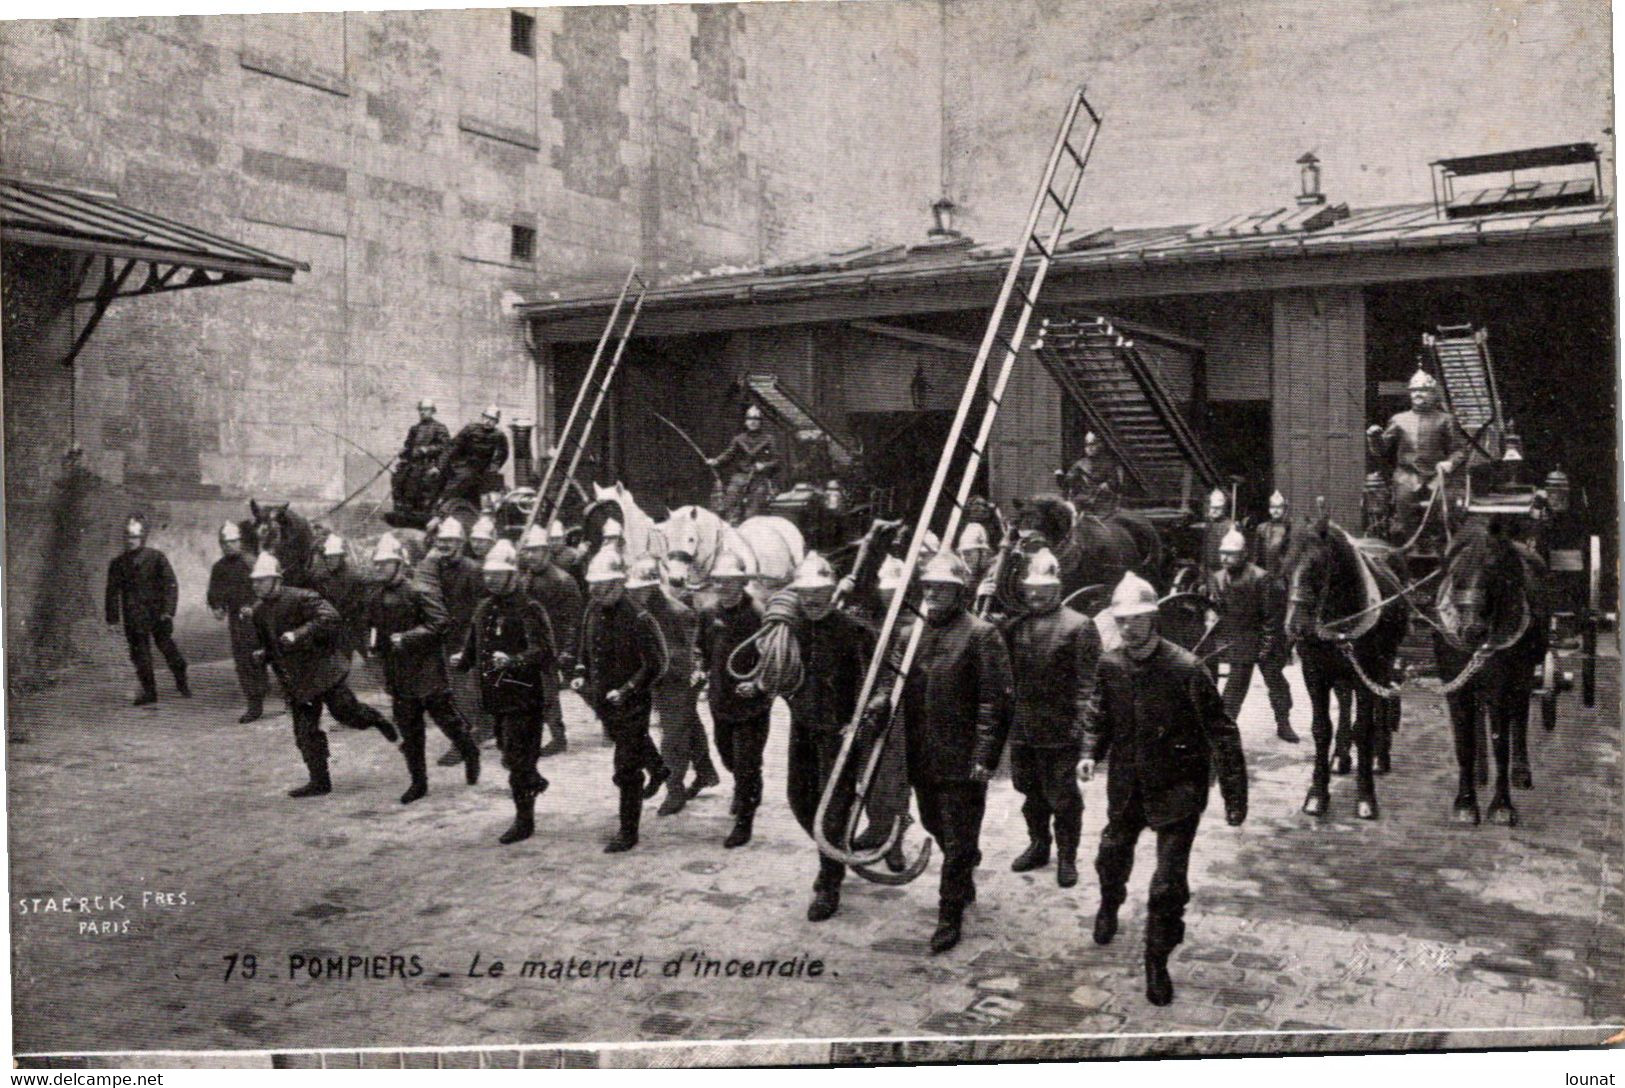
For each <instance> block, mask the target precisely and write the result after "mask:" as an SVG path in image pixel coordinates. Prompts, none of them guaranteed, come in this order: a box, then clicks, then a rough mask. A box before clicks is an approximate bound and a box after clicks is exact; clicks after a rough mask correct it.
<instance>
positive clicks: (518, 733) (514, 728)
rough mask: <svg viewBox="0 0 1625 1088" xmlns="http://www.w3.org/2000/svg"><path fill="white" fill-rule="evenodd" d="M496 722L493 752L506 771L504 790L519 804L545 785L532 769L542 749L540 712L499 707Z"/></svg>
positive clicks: (539, 773) (545, 780) (538, 772)
mask: <svg viewBox="0 0 1625 1088" xmlns="http://www.w3.org/2000/svg"><path fill="white" fill-rule="evenodd" d="M492 717H493V718H494V719H495V721H496V737H497V751H499V752H501V753H502V766H503V769H505V770H506V771H507V772H508V792H509V793H510V794H512V795H513V800H514V804H516V805H523V804H524V803H525V802H526V801H529V800H531V799H533V798H534V797H535V796H536V795H537V794H538V793H541V792H542V791H543V790H544V789H546V788H547V779H546V778H543V777H542V774H541V772H540V771H538V770H537V769H536V760H537V759H538V758H540V756H541V752H542V723H543V721H544V716H543V714H542V713H540V712H538V711H537V710H535V709H531V708H528V707H527V708H516V709H504V710H499V711H497V712H496V713H495V714H493V715H492Z"/></svg>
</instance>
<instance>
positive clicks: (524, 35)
mask: <svg viewBox="0 0 1625 1088" xmlns="http://www.w3.org/2000/svg"><path fill="white" fill-rule="evenodd" d="M508 43H509V45H511V46H512V47H513V51H514V52H515V53H523V54H524V55H525V56H527V57H534V56H535V55H536V18H535V16H532V15H526V14H525V13H524V12H522V11H510V12H509V13H508Z"/></svg>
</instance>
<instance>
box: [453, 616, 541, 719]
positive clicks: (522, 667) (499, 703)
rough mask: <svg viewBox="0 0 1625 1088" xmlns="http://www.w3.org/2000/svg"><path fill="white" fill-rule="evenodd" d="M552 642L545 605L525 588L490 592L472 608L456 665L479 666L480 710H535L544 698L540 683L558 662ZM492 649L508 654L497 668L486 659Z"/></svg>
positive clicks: (490, 712)
mask: <svg viewBox="0 0 1625 1088" xmlns="http://www.w3.org/2000/svg"><path fill="white" fill-rule="evenodd" d="M555 645H556V644H555V643H554V641H553V631H552V628H551V627H549V626H548V622H547V613H546V611H544V610H543V609H542V606H541V605H539V604H537V603H536V602H535V601H534V600H532V599H531V598H530V596H529V595H528V594H526V593H524V592H523V591H518V592H514V593H505V594H492V595H490V596H488V597H485V598H483V599H481V601H480V603H479V606H478V607H476V608H475V609H474V618H473V620H472V622H470V623H469V625H468V636H467V639H466V641H465V642H464V643H463V657H462V660H461V661H459V662H458V664H457V667H458V669H460V670H462V671H464V672H467V671H468V670H469V669H474V668H478V669H479V671H480V706H482V707H483V708H484V709H485V712H486V713H488V714H502V713H511V712H515V711H531V712H536V713H539V712H540V711H541V709H542V707H543V706H544V705H545V701H546V690H547V689H546V687H545V686H544V685H545V684H547V683H548V682H549V680H550V678H551V677H552V676H553V675H555V674H556V673H557V671H558V667H559V666H558V658H557V652H556V651H555V649H554V646H555ZM498 651H500V652H502V653H505V654H507V655H508V657H509V658H510V660H509V661H508V663H507V664H506V665H504V666H502V667H501V668H496V667H495V666H493V665H492V664H491V655H492V654H493V653H496V652H498Z"/></svg>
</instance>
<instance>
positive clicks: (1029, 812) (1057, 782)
mask: <svg viewBox="0 0 1625 1088" xmlns="http://www.w3.org/2000/svg"><path fill="white" fill-rule="evenodd" d="M1078 753H1079V747H1078V746H1077V745H1075V744H1073V745H1066V746H1062V747H1053V748H1052V747H1038V746H1036V745H1028V744H1013V745H1011V746H1010V782H1011V785H1013V786H1015V787H1016V792H1017V793H1020V794H1021V796H1022V802H1021V815H1022V817H1023V818H1024V819H1025V820H1026V821H1027V836H1028V838H1030V839H1031V840H1032V841H1033V842H1036V843H1044V844H1045V845H1048V844H1049V842H1050V841H1051V840H1050V823H1051V821H1053V822H1054V825H1055V838H1054V841H1055V843H1056V844H1057V845H1058V846H1059V847H1060V850H1061V856H1062V857H1070V858H1076V857H1077V854H1078V840H1079V838H1080V837H1081V836H1082V835H1083V791H1082V790H1080V789H1079V788H1078V778H1077V773H1076V768H1077V766H1078Z"/></svg>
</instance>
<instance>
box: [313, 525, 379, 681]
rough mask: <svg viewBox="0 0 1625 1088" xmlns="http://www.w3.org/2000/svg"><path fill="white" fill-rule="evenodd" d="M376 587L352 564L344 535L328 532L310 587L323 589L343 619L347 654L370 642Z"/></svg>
mask: <svg viewBox="0 0 1625 1088" xmlns="http://www.w3.org/2000/svg"><path fill="white" fill-rule="evenodd" d="M374 587H375V583H372V580H371V579H368V578H366V577H365V576H363V575H362V574H361V573H359V572H358V571H356V570H355V569H354V568H352V567H351V566H350V559H349V553H348V549H347V548H346V547H345V543H344V538H343V537H341V536H339V534H337V533H328V534H327V537H326V539H324V540H323V541H322V557H321V559H319V560H317V562H316V565H315V569H314V571H313V572H312V573H311V578H310V588H311V589H314V590H315V591H316V592H317V593H320V594H321V595H322V596H323V597H324V598H325V599H326V600H327V603H328V604H330V605H332V606H333V608H334V610H335V611H337V612H338V614H339V619H340V620H342V621H343V624H344V628H343V632H342V633H343V642H342V646H343V649H344V652H345V654H347V655H348V654H355V653H360V652H361V651H362V650H363V649H364V648H365V647H366V645H367V596H368V594H369V593H370V592H371V590H372V589H373V588H374Z"/></svg>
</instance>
